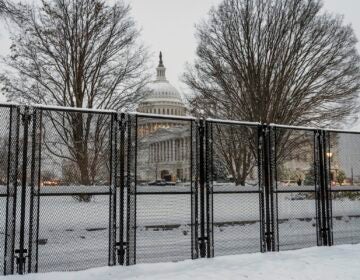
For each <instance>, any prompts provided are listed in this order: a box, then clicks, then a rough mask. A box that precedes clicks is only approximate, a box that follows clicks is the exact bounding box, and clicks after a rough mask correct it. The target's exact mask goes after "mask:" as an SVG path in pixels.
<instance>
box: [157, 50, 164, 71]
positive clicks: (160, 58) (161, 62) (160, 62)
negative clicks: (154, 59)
mask: <svg viewBox="0 0 360 280" xmlns="http://www.w3.org/2000/svg"><path fill="white" fill-rule="evenodd" d="M158 67H164V63H163V60H162V53H161V51H160V54H159V66H158Z"/></svg>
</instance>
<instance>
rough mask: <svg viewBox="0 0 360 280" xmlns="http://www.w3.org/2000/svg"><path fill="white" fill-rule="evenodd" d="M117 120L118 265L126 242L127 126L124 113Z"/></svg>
mask: <svg viewBox="0 0 360 280" xmlns="http://www.w3.org/2000/svg"><path fill="white" fill-rule="evenodd" d="M118 121H119V129H120V146H119V176H120V186H119V187H120V190H119V241H118V243H117V255H118V263H119V264H120V265H124V264H125V253H126V247H127V243H126V241H125V240H124V227H125V223H124V216H125V215H124V211H125V207H124V204H125V197H124V190H125V185H126V184H125V162H126V161H125V156H126V154H125V143H126V141H125V134H126V133H125V132H126V127H127V122H126V117H125V114H124V113H121V114H120V117H119V119H118Z"/></svg>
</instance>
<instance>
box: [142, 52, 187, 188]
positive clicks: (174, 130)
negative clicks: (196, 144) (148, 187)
mask: <svg viewBox="0 0 360 280" xmlns="http://www.w3.org/2000/svg"><path fill="white" fill-rule="evenodd" d="M156 73H157V75H156V80H155V81H153V82H152V83H150V84H149V85H148V87H147V90H146V93H145V97H144V98H143V99H142V100H141V102H140V103H139V105H138V108H137V111H138V112H139V113H148V114H160V115H173V116H186V111H187V110H186V107H185V104H184V102H183V101H182V98H181V95H180V93H179V91H178V90H177V89H176V88H175V87H174V86H172V85H171V84H170V83H169V81H168V80H167V79H166V75H165V74H166V68H165V66H164V63H163V60H162V54H161V52H160V56H159V65H158V67H157V68H156ZM138 141H139V142H138V166H137V171H138V180H139V181H140V182H150V181H155V180H165V181H171V182H179V181H182V182H183V181H187V180H189V179H190V174H191V173H190V151H191V138H190V123H189V122H188V121H182V120H176V119H175V120H170V119H161V118H148V117H139V118H138Z"/></svg>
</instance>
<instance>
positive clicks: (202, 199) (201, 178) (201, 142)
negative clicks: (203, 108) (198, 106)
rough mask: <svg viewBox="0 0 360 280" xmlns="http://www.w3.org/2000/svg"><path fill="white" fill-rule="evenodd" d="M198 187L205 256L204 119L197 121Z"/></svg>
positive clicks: (202, 246) (201, 245)
mask: <svg viewBox="0 0 360 280" xmlns="http://www.w3.org/2000/svg"><path fill="white" fill-rule="evenodd" d="M198 129H199V188H200V237H199V246H200V257H201V258H204V257H206V236H205V223H206V221H205V149H204V144H205V125H204V120H203V119H202V120H200V122H199V127H198Z"/></svg>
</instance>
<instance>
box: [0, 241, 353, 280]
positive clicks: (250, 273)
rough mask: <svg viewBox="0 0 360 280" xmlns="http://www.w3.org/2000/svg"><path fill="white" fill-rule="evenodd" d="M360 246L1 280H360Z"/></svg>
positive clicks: (117, 267)
mask: <svg viewBox="0 0 360 280" xmlns="http://www.w3.org/2000/svg"><path fill="white" fill-rule="evenodd" d="M359 275H360V245H342V246H333V247H314V248H307V249H301V250H295V251H284V252H276V253H265V254H262V253H255V254H244V255H235V256H226V257H216V258H213V259H199V260H187V261H182V262H177V263H174V262H173V263H158V264H139V265H135V266H129V267H122V266H116V267H101V268H94V269H89V270H85V271H79V272H51V273H42V274H41V273H39V274H28V275H24V276H19V275H12V276H5V277H4V276H3V277H0V279H1V280H63V279H67V280H100V279H101V280H115V279H116V280H117V279H147V280H152V279H156V280H159V279H160V280H161V279H166V280H167V279H172V280H189V279H191V280H197V279H237V280H249V279H251V280H259V279H266V280H289V279H292V280H303V279H312V280H323V279H326V280H335V279H341V280H343V279H346V280H352V279H354V280H355V279H359Z"/></svg>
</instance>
